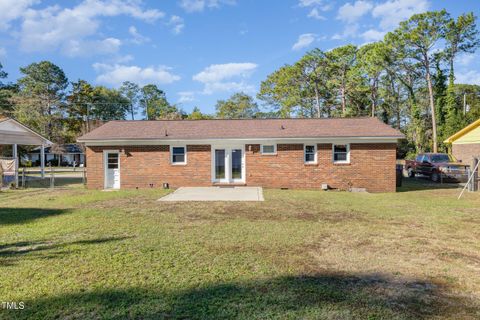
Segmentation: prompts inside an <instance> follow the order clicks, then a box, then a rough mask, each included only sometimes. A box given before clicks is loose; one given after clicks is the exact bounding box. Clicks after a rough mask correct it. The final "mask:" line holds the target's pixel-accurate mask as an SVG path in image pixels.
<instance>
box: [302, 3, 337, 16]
mask: <svg viewBox="0 0 480 320" xmlns="http://www.w3.org/2000/svg"><path fill="white" fill-rule="evenodd" d="M298 6H299V7H302V8H311V9H310V12H309V13H308V14H307V17H309V18H313V19H317V20H326V18H325V17H324V16H323V15H321V14H320V12H321V11H328V10H330V9H331V8H332V4H331V3H324V0H299V1H298Z"/></svg>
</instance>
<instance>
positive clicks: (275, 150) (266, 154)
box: [260, 143, 277, 156]
mask: <svg viewBox="0 0 480 320" xmlns="http://www.w3.org/2000/svg"><path fill="white" fill-rule="evenodd" d="M263 146H273V152H263ZM260 153H261V154H262V155H265V156H274V155H276V154H277V144H276V143H265V144H261V145H260Z"/></svg>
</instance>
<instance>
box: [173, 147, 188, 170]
mask: <svg viewBox="0 0 480 320" xmlns="http://www.w3.org/2000/svg"><path fill="white" fill-rule="evenodd" d="M173 148H183V150H184V160H183V162H173ZM170 164H171V165H174V166H184V165H186V164H187V146H186V145H175V146H173V145H172V146H170Z"/></svg>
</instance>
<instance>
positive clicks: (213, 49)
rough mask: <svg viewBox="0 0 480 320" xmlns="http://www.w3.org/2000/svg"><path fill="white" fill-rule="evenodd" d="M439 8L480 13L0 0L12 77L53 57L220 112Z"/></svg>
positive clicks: (307, 0) (102, 78)
mask: <svg viewBox="0 0 480 320" xmlns="http://www.w3.org/2000/svg"><path fill="white" fill-rule="evenodd" d="M442 8H445V9H447V11H449V12H450V13H451V14H452V15H453V16H457V15H459V14H461V13H463V12H468V11H473V12H474V13H475V14H476V15H480V1H478V0H456V1H439V0H437V1H434V0H377V1H373V0H372V1H361V0H360V1H326V0H281V1H279V0H277V1H273V0H271V1H267V0H261V1H260V0H163V1H153V0H152V1H147V0H144V1H140V0H130V1H120V0H77V1H41V0H0V62H1V63H2V64H3V65H4V69H5V70H6V71H7V72H8V73H9V80H10V81H15V79H16V78H17V77H19V76H20V73H19V71H18V69H19V67H21V66H25V65H28V64H29V63H31V62H38V61H41V60H50V61H52V62H54V63H55V64H57V65H59V66H60V67H62V68H63V69H64V71H65V73H66V74H67V76H68V77H69V80H70V81H76V80H78V79H85V80H87V81H89V82H91V83H94V84H102V85H106V86H109V87H118V86H119V84H120V83H121V82H122V81H125V80H130V81H133V82H137V83H139V84H141V85H143V84H147V83H155V84H157V85H158V86H159V87H160V88H162V89H163V90H164V91H165V92H166V93H167V98H168V100H169V101H170V102H172V103H178V104H179V105H180V106H181V107H182V108H183V109H184V110H185V111H187V112H189V111H191V110H192V108H193V107H194V106H198V107H200V109H201V110H202V111H203V112H207V113H213V112H214V110H215V102H216V101H217V100H218V99H225V98H228V97H229V96H230V95H231V94H232V93H233V92H237V91H244V92H246V93H249V94H251V95H255V94H256V92H257V90H258V88H259V86H260V82H261V81H262V80H264V79H265V78H266V76H267V75H268V74H269V73H271V72H273V71H274V70H276V69H277V68H279V67H280V66H282V65H283V64H286V63H292V62H294V61H296V60H297V59H299V58H300V57H301V56H302V55H303V54H304V53H305V52H306V51H308V50H309V49H312V48H314V47H318V48H321V49H323V50H329V49H332V48H334V47H336V46H340V45H343V44H347V43H354V44H358V45H361V44H364V43H367V42H371V41H374V40H377V39H380V38H381V37H382V36H383V34H384V33H385V32H387V31H390V30H392V29H393V28H395V26H396V25H397V24H398V22H399V21H400V20H403V19H404V18H407V17H409V16H411V15H412V14H414V13H418V12H423V11H426V10H438V9H442ZM479 58H480V54H479V53H477V54H475V55H469V56H462V57H460V58H459V60H458V62H457V73H456V75H457V82H466V83H476V84H480V64H479V63H478V59H479Z"/></svg>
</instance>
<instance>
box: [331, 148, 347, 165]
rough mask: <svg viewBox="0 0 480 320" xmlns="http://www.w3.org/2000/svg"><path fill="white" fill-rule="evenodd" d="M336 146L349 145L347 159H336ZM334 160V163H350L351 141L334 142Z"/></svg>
mask: <svg viewBox="0 0 480 320" xmlns="http://www.w3.org/2000/svg"><path fill="white" fill-rule="evenodd" d="M335 146H346V147H347V160H335ZM332 162H333V163H350V143H333V144H332Z"/></svg>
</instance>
